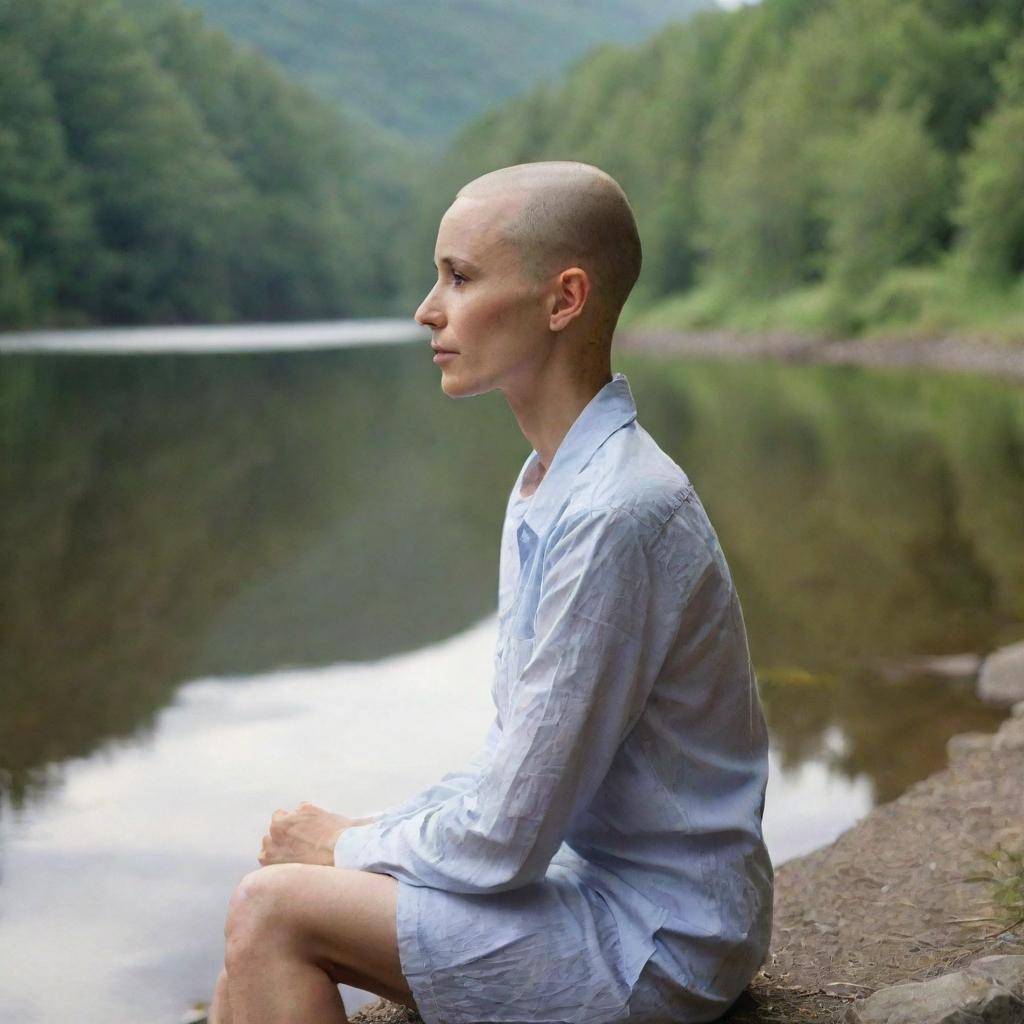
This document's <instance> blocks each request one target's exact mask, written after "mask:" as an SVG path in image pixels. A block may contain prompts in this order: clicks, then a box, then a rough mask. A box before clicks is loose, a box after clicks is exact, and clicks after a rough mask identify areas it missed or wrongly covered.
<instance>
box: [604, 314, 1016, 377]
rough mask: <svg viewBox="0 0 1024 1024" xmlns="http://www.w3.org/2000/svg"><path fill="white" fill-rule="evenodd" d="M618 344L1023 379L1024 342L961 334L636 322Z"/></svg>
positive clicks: (651, 350)
mask: <svg viewBox="0 0 1024 1024" xmlns="http://www.w3.org/2000/svg"><path fill="white" fill-rule="evenodd" d="M1022 340H1024V339H1022ZM615 344H616V347H617V348H618V350H619V351H620V352H637V353H642V354H651V355H660V356H668V357H679V356H688V357H690V358H694V359H777V360H780V361H782V362H789V363H823V364H830V365H833V366H874V367H893V368H895V367H907V368H914V369H924V370H951V371H957V372H962V373H977V374H984V375H987V376H993V377H999V378H1000V379H1003V380H1014V381H1018V382H1021V383H1024V344H1020V345H1009V344H995V343H992V342H986V341H983V340H977V341H975V340H972V339H967V338H958V337H946V338H927V339H925V338H914V339H907V338H872V339H859V338H856V339H846V340H838V341H826V340H822V339H815V338H807V337H803V336H801V335H798V334H792V333H788V332H783V331H775V332H770V331H769V332H764V333H759V334H751V335H747V334H736V333H733V332H729V331H672V330H653V329H645V328H639V327H636V328H629V329H626V330H623V331H621V332H619V334H618V335H617V336H616V342H615Z"/></svg>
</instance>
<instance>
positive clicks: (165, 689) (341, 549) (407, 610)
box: [0, 346, 524, 802]
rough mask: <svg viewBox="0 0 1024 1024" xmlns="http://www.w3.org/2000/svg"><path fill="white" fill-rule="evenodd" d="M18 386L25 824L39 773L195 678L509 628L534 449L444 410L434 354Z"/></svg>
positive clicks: (12, 492) (12, 678)
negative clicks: (497, 613) (517, 485)
mask: <svg viewBox="0 0 1024 1024" xmlns="http://www.w3.org/2000/svg"><path fill="white" fill-rule="evenodd" d="M26 368H27V369H26ZM8 370H10V371H11V372H10V374H8ZM2 376H3V383H2V384H0V389H2V391H3V394H4V395H5V396H6V395H8V394H10V393H11V392H12V391H15V390H16V391H17V394H18V396H19V400H18V401H17V402H7V403H5V404H4V406H3V408H4V410H5V413H0V416H4V415H5V416H6V418H5V419H4V420H3V430H2V432H0V436H2V437H3V439H4V442H5V451H4V459H3V466H4V469H3V477H2V480H0V488H2V495H0V498H2V500H0V545H2V548H0V554H2V560H3V564H4V567H5V571H4V575H3V580H2V583H0V602H2V607H3V618H2V623H0V630H2V653H0V658H2V662H0V671H2V676H3V679H4V685H3V687H2V689H0V771H2V772H3V779H2V780H0V786H2V791H5V792H7V793H8V794H10V795H11V796H12V797H13V799H14V800H15V801H16V802H17V801H18V800H20V799H22V798H23V797H24V796H25V790H26V787H29V786H30V784H31V780H32V778H33V777H39V778H40V779H41V780H43V781H45V780H44V779H43V777H42V776H39V773H38V771H36V772H35V775H33V771H34V770H35V769H38V768H39V767H40V766H43V765H45V764H47V763H50V762H59V761H61V760H63V759H66V758H68V757H71V756H79V755H84V754H87V753H89V752H90V751H91V750H93V749H94V748H95V747H96V745H97V744H99V743H102V742H104V741H105V740H107V739H109V738H111V737H115V736H127V735H131V734H133V733H136V732H137V731H139V730H140V729H145V728H146V727H147V725H148V724H149V723H151V721H152V719H153V716H154V715H155V713H156V712H157V711H158V710H159V709H160V708H161V707H163V706H164V705H165V704H166V703H167V701H168V699H169V698H170V696H171V694H172V693H173V690H174V688H175V687H176V686H177V685H178V684H179V683H180V682H181V681H182V680H183V679H186V678H190V677H194V676H197V675H201V674H206V673H236V672H253V671H260V670H266V669H270V668H273V667H275V666H280V665H283V664H321V663H330V662H334V661H343V660H358V659H363V658H372V657H376V656H380V655H382V654H386V653H391V652H395V651H398V650H405V649H410V648H414V647H416V646H419V645H421V644H423V643H425V642H428V641H429V640H432V639H437V638H440V637H443V636H447V635H450V634H451V633H453V632H455V631H457V630H458V629H460V628H462V627H464V626H466V625H468V624H469V623H471V622H473V621H474V620H476V619H477V618H479V617H480V616H482V615H485V614H487V613H488V612H490V611H491V610H492V609H493V606H494V602H495V591H496V585H497V584H496V580H497V565H496V561H497V539H496V538H497V532H498V529H499V527H500V522H501V516H502V514H503V511H504V503H505V499H506V498H507V495H508V489H509V487H510V486H511V482H512V479H513V477H514V474H515V472H516V470H517V469H518V467H519V465H520V464H521V459H522V457H523V454H524V453H523V442H522V439H521V438H520V437H519V436H518V434H516V433H515V428H514V423H513V424H510V423H509V422H508V420H507V413H505V411H504V409H503V408H502V406H501V405H499V404H498V403H496V402H493V401H490V400H484V401H482V402H476V403H472V404H471V405H469V406H467V405H466V404H465V403H458V404H453V403H452V402H450V401H449V400H447V399H445V398H444V396H443V395H441V394H440V392H439V390H438V382H437V373H436V369H435V368H434V367H433V366H432V365H431V364H430V362H429V357H428V356H427V355H426V354H425V350H424V351H420V350H419V349H417V350H416V351H415V354H414V353H413V352H412V351H409V350H405V349H399V348H394V347H390V346H389V347H387V348H384V349H380V350H364V351H350V352H344V353H332V354H327V355H324V354H316V355H312V354H298V355H281V354H267V355H258V356H250V357H237V356H230V357H219V356H205V357H202V358H171V357H154V358H131V359H118V358H115V359H105V358H101V359H89V358H86V359H64V358H38V359H31V360H29V359H26V360H20V359H11V360H9V361H5V363H4V367H3V375H2ZM9 381H16V382H17V383H16V384H9V383H8V382H9ZM26 382H28V384H30V385H31V387H29V386H27V384H26ZM34 393H38V394H39V395H40V405H39V406H36V405H34V404H33V402H32V401H31V400H30V399H31V394H34ZM15 408H16V409H17V415H14V414H13V412H12V410H13V409H15Z"/></svg>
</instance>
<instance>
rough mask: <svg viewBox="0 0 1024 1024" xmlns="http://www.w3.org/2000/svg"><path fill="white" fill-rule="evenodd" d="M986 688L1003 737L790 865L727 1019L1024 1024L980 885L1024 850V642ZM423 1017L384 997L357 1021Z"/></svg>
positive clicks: (997, 919)
mask: <svg viewBox="0 0 1024 1024" xmlns="http://www.w3.org/2000/svg"><path fill="white" fill-rule="evenodd" d="M937 685H941V684H938V683H937ZM977 685H978V692H979V694H980V695H982V696H983V697H984V698H985V699H988V700H990V701H993V702H997V703H1000V704H1001V705H1003V706H1007V707H1008V709H1009V717H1008V718H1007V719H1006V720H1005V721H1004V722H1003V723H1002V725H1001V726H1000V728H999V730H998V731H997V732H996V733H994V734H985V733H964V734H961V735H958V736H954V737H952V739H951V740H950V741H949V744H948V766H947V767H946V768H945V769H944V770H943V771H941V772H938V773H936V774H934V775H932V776H930V777H929V778H927V779H924V780H923V781H921V782H918V783H917V784H915V785H914V786H911V787H910V789H908V790H907V791H906V792H905V793H903V795H902V796H900V797H898V798H897V799H896V800H893V801H891V802H890V803H887V804H882V805H880V806H879V807H876V808H875V809H874V810H873V811H872V812H871V813H870V814H868V815H867V816H866V817H865V818H864V819H863V820H861V821H860V822H859V823H858V824H857V825H855V826H854V827H853V828H851V829H849V830H848V831H847V832H845V833H844V834H843V835H841V836H840V837H839V838H838V839H837V840H836V841H835V842H834V843H832V844H830V845H829V846H826V847H824V848H822V849H820V850H816V851H815V852H813V853H811V854H808V855H807V856H804V857H799V858H796V859H794V860H791V861H787V862H786V863H785V864H783V865H781V866H780V867H779V868H778V869H777V873H776V889H775V920H774V929H773V937H772V944H771V949H770V952H769V955H768V958H767V960H766V962H765V965H764V967H763V969H762V970H761V971H760V972H759V974H758V975H757V977H755V978H754V980H753V981H752V983H751V985H750V986H749V988H748V989H747V991H746V992H745V993H744V994H743V996H742V997H741V998H740V1000H739V1001H738V1002H737V1003H736V1005H735V1006H734V1007H733V1009H732V1010H731V1011H730V1013H729V1014H727V1015H726V1017H725V1018H723V1021H728V1022H729V1024H796V1022H810V1024H838V1022H844V1024H915V1022H919V1024H1024V917H1022V918H1021V919H1020V920H1013V919H1012V918H1013V914H1009V915H1008V914H1007V911H1006V909H1005V908H1004V907H1002V906H1000V905H999V904H998V903H997V902H996V901H995V899H994V895H993V893H994V889H993V885H992V884H991V883H990V882H988V881H985V880H984V879H982V878H981V876H982V875H983V874H984V872H985V870H986V867H987V866H988V865H989V864H990V862H989V861H988V860H987V858H986V852H987V851H992V850H994V849H996V848H997V847H1000V848H1003V849H1007V850H1014V851H1024V643H1021V644H1016V645H1013V646H1012V647H1008V648H1004V649H1003V650H1001V651H998V652H996V653H994V654H993V655H990V656H989V657H988V658H986V659H984V661H982V662H981V666H980V673H979V675H978V684H977ZM1022 913H1024V912H1022ZM419 1019H420V1018H419V1017H418V1016H417V1015H416V1014H413V1013H411V1012H410V1011H409V1010H407V1009H405V1008H404V1007H401V1006H395V1005H393V1004H390V1003H386V1002H384V1001H381V1002H378V1003H375V1004H372V1005H371V1006H368V1007H367V1008H365V1009H364V1010H363V1011H362V1012H360V1013H358V1014H355V1015H353V1018H352V1020H353V1021H354V1022H360V1024H415V1022H418V1021H419Z"/></svg>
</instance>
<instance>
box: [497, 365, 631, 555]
mask: <svg viewBox="0 0 1024 1024" xmlns="http://www.w3.org/2000/svg"><path fill="white" fill-rule="evenodd" d="M635 419H636V403H635V402H634V401H633V392H632V391H631V390H630V387H629V381H628V380H626V375H625V374H623V373H616V374H615V375H614V376H613V377H612V379H611V380H610V381H609V382H608V383H607V384H605V386H604V387H603V388H601V390H600V391H598V393H597V394H596V395H594V397H593V398H592V399H591V400H590V401H589V402H588V403H587V405H586V406H585V407H584V408H583V411H582V412H581V413H580V414H579V416H577V417H576V420H575V421H574V422H573V425H572V426H571V427H570V428H569V431H568V433H567V434H566V435H565V437H563V438H562V442H561V444H559V446H558V448H557V449H556V450H555V455H554V458H552V460H551V465H550V466H548V469H547V472H546V473H545V474H544V479H543V480H541V482H540V484H539V486H538V487H537V490H536V491H535V492H534V495H533V497H532V498H531V500H530V505H529V507H528V508H527V510H526V514H525V515H524V516H523V522H524V523H525V524H526V525H527V526H528V527H529V528H530V530H531V531H532V532H533V533H534V534H535V535H536V536H538V537H539V536H541V535H542V534H543V532H544V531H545V529H547V527H548V525H549V524H550V522H551V520H552V519H553V518H554V517H555V515H556V514H557V513H558V512H559V511H560V509H561V508H562V506H563V505H564V504H565V501H566V497H567V495H568V489H569V484H570V482H571V481H572V478H573V477H574V476H576V474H577V473H578V472H579V471H580V470H581V469H583V467H584V466H586V465H587V463H588V462H590V459H591V458H592V456H593V455H594V453H595V452H596V451H597V450H598V448H600V447H601V445H603V444H604V443H605V441H607V440H608V438H609V437H611V435H612V434H614V433H615V431H616V430H618V429H619V428H620V427H624V426H626V424H627V423H632V422H633V420H635ZM536 460H537V452H536V450H534V451H533V452H531V453H530V457H529V458H528V459H527V461H526V466H524V468H523V471H522V472H521V473H520V474H519V479H518V480H517V481H516V491H517V493H518V489H519V487H520V486H521V485H522V481H523V478H524V477H525V475H526V467H528V466H530V465H531V464H532V463H534V462H535V461H536Z"/></svg>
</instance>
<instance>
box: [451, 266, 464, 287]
mask: <svg viewBox="0 0 1024 1024" xmlns="http://www.w3.org/2000/svg"><path fill="white" fill-rule="evenodd" d="M465 283H466V279H465V278H464V277H463V276H462V275H461V274H460V273H459V272H458V271H457V270H453V271H452V284H454V285H460V284H465Z"/></svg>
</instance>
